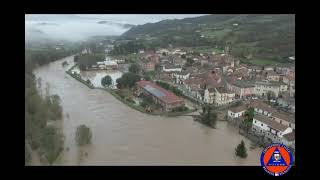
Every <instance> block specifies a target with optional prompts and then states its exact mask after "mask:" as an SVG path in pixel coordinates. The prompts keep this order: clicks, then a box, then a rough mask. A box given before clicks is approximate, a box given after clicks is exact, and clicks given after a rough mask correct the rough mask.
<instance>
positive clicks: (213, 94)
mask: <svg viewBox="0 0 320 180" xmlns="http://www.w3.org/2000/svg"><path fill="white" fill-rule="evenodd" d="M234 99H235V94H234V93H233V92H230V91H228V90H227V89H225V88H224V87H221V86H220V87H215V88H207V89H206V90H205V91H204V98H203V100H204V102H206V103H209V104H214V105H216V106H220V105H224V104H229V103H231V102H232V101H233V100H234Z"/></svg>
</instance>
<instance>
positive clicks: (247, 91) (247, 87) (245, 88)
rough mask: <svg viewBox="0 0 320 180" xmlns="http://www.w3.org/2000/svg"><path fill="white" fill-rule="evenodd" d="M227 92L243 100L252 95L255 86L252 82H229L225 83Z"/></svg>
mask: <svg viewBox="0 0 320 180" xmlns="http://www.w3.org/2000/svg"><path fill="white" fill-rule="evenodd" d="M226 87H227V89H228V90H230V91H232V92H234V93H235V94H236V97H239V98H243V97H248V96H253V95H254V89H255V85H254V83H253V82H250V81H244V80H235V81H232V80H229V81H227V83H226Z"/></svg>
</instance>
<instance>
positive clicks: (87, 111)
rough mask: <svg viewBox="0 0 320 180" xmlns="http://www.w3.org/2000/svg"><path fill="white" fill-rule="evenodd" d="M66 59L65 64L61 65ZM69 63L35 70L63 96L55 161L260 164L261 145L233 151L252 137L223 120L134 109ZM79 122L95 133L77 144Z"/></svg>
mask: <svg viewBox="0 0 320 180" xmlns="http://www.w3.org/2000/svg"><path fill="white" fill-rule="evenodd" d="M65 60H66V61H67V62H68V63H69V66H68V67H62V65H61V63H62V62H63V61H65ZM72 65H73V57H72V56H71V57H67V58H65V59H62V60H59V61H56V62H53V63H51V64H49V65H46V66H42V67H40V68H38V69H36V70H35V75H36V76H37V77H41V79H42V84H46V83H49V85H50V93H51V94H58V95H59V96H60V97H61V100H62V102H61V103H62V107H63V111H64V119H63V120H62V122H61V128H62V131H63V133H64V136H65V150H64V151H63V152H62V154H61V156H60V157H59V158H58V160H57V162H56V163H55V165H259V157H260V153H261V148H256V149H254V150H248V157H247V158H246V159H241V158H238V157H236V156H235V155H234V149H235V147H236V146H237V145H238V144H239V143H240V142H241V140H242V139H243V140H244V142H245V144H246V147H247V149H249V146H250V141H249V140H247V139H246V138H244V137H243V136H241V135H239V134H238V130H237V129H236V128H234V127H232V126H229V125H228V124H227V123H226V122H222V121H221V122H218V129H211V128H209V127H206V126H204V125H202V124H200V123H198V122H195V121H193V119H192V118H191V117H188V116H180V117H171V118H169V117H161V116H152V115H147V114H144V113H141V112H138V111H136V110H134V109H131V108H130V107H128V106H126V105H125V104H122V103H121V102H120V101H118V100H117V99H115V98H114V97H113V96H112V95H110V94H109V93H108V92H106V91H102V90H99V89H89V88H88V87H87V86H85V85H83V84H81V83H80V82H78V81H76V80H75V79H73V78H72V77H70V76H69V75H67V74H66V73H65V71H66V70H67V69H68V68H70V67H71V66H72ZM43 89H44V87H43ZM80 124H85V125H87V126H89V127H90V128H91V130H92V133H93V136H92V144H91V145H87V146H86V147H81V149H80V148H78V147H77V145H76V143H75V131H76V127H77V126H78V125H80ZM67 149H68V150H67ZM81 153H83V154H87V155H83V156H81V155H80V154H81Z"/></svg>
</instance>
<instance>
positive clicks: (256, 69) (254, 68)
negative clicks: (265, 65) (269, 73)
mask: <svg viewBox="0 0 320 180" xmlns="http://www.w3.org/2000/svg"><path fill="white" fill-rule="evenodd" d="M261 71H262V67H261V66H249V67H248V72H249V73H251V72H255V73H259V72H261Z"/></svg>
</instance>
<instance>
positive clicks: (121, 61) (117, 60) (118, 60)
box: [113, 59, 126, 64]
mask: <svg viewBox="0 0 320 180" xmlns="http://www.w3.org/2000/svg"><path fill="white" fill-rule="evenodd" d="M113 61H115V62H116V63H118V64H123V63H125V62H126V61H125V60H124V59H113Z"/></svg>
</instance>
